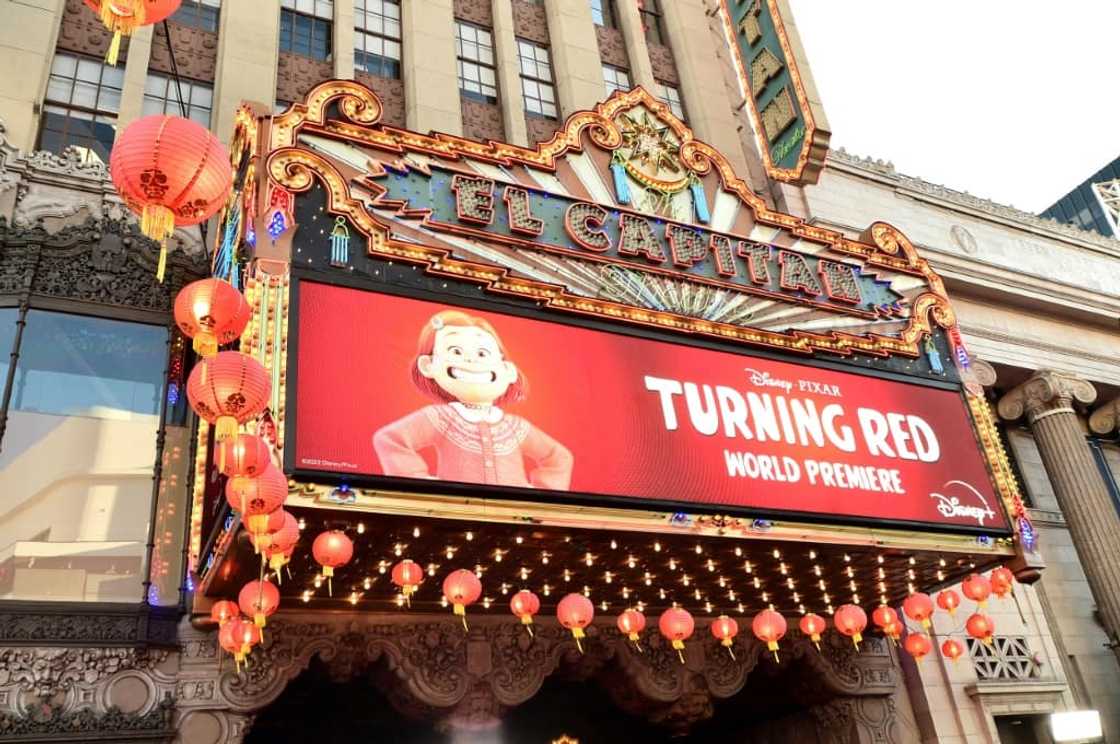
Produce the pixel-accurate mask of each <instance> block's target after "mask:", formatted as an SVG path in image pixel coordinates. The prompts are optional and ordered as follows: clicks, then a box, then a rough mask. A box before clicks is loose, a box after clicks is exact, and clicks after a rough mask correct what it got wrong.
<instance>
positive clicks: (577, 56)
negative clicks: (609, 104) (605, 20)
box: [544, 0, 606, 121]
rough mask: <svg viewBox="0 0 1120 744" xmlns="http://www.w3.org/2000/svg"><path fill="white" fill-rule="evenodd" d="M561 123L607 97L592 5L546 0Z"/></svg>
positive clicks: (545, 7) (563, 0) (568, 0)
mask: <svg viewBox="0 0 1120 744" xmlns="http://www.w3.org/2000/svg"><path fill="white" fill-rule="evenodd" d="M544 9H545V13H546V14H547V16H548V34H549V37H550V38H551V51H552V62H553V64H552V71H553V74H554V75H555V76H556V97H557V99H558V101H557V102H558V103H559V104H560V120H561V121H563V120H564V117H565V116H568V115H569V114H571V113H572V112H573V111H581V110H584V109H592V108H595V104H596V103H598V102H599V101H601V100H603V99H604V98H606V88H605V87H604V84H603V65H602V63H601V62H600V61H599V40H598V37H596V35H595V21H593V20H592V18H591V4H590V3H583V2H579V3H573V2H571V1H570V0H545V4H544Z"/></svg>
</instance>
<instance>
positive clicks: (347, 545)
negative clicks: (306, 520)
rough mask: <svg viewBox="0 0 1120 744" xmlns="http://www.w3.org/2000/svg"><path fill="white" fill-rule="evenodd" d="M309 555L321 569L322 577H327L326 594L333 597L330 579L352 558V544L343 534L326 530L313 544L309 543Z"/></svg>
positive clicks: (338, 531)
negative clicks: (336, 570)
mask: <svg viewBox="0 0 1120 744" xmlns="http://www.w3.org/2000/svg"><path fill="white" fill-rule="evenodd" d="M311 555H312V556H314V558H315V561H316V562H317V563H318V564H319V565H320V566H322V567H323V576H325V577H327V594H328V595H329V596H332V597H333V596H334V588H333V587H332V586H331V579H332V578H333V577H334V570H335V569H336V568H340V567H342V566H345V565H346V564H347V563H349V562H350V559H351V558H353V557H354V543H352V542H351V541H350V538H349V537H347V536H346V533H345V532H342V531H340V530H327V531H326V532H320V533H319V536H318V537H316V538H315V542H313V543H311Z"/></svg>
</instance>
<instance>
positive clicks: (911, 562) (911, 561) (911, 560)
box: [910, 556, 917, 566]
mask: <svg viewBox="0 0 1120 744" xmlns="http://www.w3.org/2000/svg"><path fill="white" fill-rule="evenodd" d="M915 563H917V561H916V560H914V556H910V565H911V566H913V565H914V564H915Z"/></svg>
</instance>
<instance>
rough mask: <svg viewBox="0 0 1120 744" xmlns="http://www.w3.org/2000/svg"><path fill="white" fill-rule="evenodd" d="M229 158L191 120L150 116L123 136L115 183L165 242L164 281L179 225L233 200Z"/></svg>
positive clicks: (115, 158)
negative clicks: (170, 242) (169, 243)
mask: <svg viewBox="0 0 1120 744" xmlns="http://www.w3.org/2000/svg"><path fill="white" fill-rule="evenodd" d="M103 1H104V0H103ZM229 162H230V161H229V152H228V151H227V150H226V148H225V145H223V144H222V143H221V142H219V141H218V138H217V137H215V136H214V135H213V134H211V133H210V131H209V130H207V129H206V128H205V127H203V126H202V125H201V124H197V123H196V122H193V121H191V120H190V119H183V118H181V117H177V116H163V115H153V116H145V117H142V118H140V119H137V120H136V121H134V122H132V123H131V124H129V125H128V126H127V127H125V130H124V131H123V132H121V133H120V134H119V135H117V140H116V142H115V143H114V144H113V152H112V154H111V155H110V156H109V171H110V174H111V175H112V177H113V185H114V186H115V187H116V189H117V192H118V193H119V194H120V195H121V198H122V199H124V202H125V204H127V205H128V208H129V209H131V210H132V211H133V212H135V213H136V214H138V215H140V231H141V232H143V233H144V234H145V235H147V236H148V237H149V238H151V239H152V240H154V241H156V242H158V243H159V244H160V253H159V268H158V269H157V270H156V276H157V277H158V279H159V280H160V281H161V282H162V281H163V274H164V270H165V268H166V266H167V239H168V238H170V237H171V236H172V235H173V234H174V232H175V228H176V227H189V226H190V225H197V224H199V223H201V222H205V221H206V220H208V219H210V218H211V217H212V216H214V214H215V213H216V212H217V211H218V210H219V209H221V207H222V205H224V204H225V203H226V200H227V199H228V198H229V192H230V187H231V184H232V179H233V175H232V173H231V171H230V164H229Z"/></svg>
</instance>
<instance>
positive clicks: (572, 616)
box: [556, 594, 595, 654]
mask: <svg viewBox="0 0 1120 744" xmlns="http://www.w3.org/2000/svg"><path fill="white" fill-rule="evenodd" d="M594 618H595V606H594V605H592V604H591V600H590V599H588V598H587V597H585V596H583V595H582V594H569V595H568V596H566V597H564V598H563V599H561V600H560V604H558V605H556V619H557V620H559V621H560V624H561V625H563V626H564V627H565V628H567V629H568V630H570V631H572V637H573V638H575V639H576V648H578V649H579V652H580V653H581V654H582V653H583V644H582V643H580V639H581V638H583V637H584V636H585V633H584V632H583V629H584V628H586V627H587V626H588V625H589V624H590V623H591V621H592V620H593V619H594Z"/></svg>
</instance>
